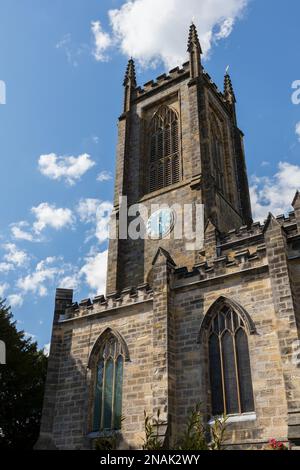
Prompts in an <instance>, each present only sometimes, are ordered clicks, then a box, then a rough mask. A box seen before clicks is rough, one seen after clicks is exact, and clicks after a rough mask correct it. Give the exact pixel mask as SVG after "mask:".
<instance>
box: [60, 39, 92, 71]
mask: <svg viewBox="0 0 300 470" xmlns="http://www.w3.org/2000/svg"><path fill="white" fill-rule="evenodd" d="M55 47H56V49H60V50H62V51H63V52H64V53H65V54H66V57H67V60H68V62H69V64H70V65H73V67H77V66H78V63H79V59H80V56H82V55H83V54H84V53H85V52H88V50H89V48H88V45H87V44H80V45H79V46H76V45H75V44H73V41H72V36H71V34H70V33H68V34H65V36H63V38H62V39H61V40H60V41H58V43H57V44H56V45H55Z"/></svg>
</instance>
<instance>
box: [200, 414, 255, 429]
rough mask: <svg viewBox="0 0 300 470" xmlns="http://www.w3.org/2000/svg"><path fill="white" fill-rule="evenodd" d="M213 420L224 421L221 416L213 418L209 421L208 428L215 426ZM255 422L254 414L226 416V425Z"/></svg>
mask: <svg viewBox="0 0 300 470" xmlns="http://www.w3.org/2000/svg"><path fill="white" fill-rule="evenodd" d="M215 419H220V420H221V421H224V418H223V417H221V416H215V417H214V418H212V419H211V420H209V422H208V424H209V425H210V426H213V425H214V424H215ZM255 420H256V413H255V412H252V413H243V414H241V415H228V416H227V421H226V423H228V424H230V423H244V422H246V421H255Z"/></svg>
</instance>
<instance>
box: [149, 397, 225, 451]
mask: <svg viewBox="0 0 300 470" xmlns="http://www.w3.org/2000/svg"><path fill="white" fill-rule="evenodd" d="M144 416H145V436H146V437H145V440H144V445H143V450H162V449H164V445H163V443H162V439H161V436H160V434H159V428H160V426H162V425H164V424H165V423H164V422H163V421H161V420H160V412H159V411H158V412H157V417H156V418H155V419H154V418H153V416H148V415H147V414H146V412H145V413H144ZM226 428H227V418H226V417H222V418H217V419H215V421H214V424H213V425H212V426H210V427H209V426H207V425H204V423H203V417H202V414H201V412H200V405H196V406H195V407H194V408H193V409H192V410H191V412H190V414H189V416H188V419H187V424H186V427H185V430H184V432H183V434H182V436H181V437H180V438H179V440H178V442H177V443H176V445H175V449H174V450H221V448H223V443H224V439H225V432H226ZM170 450H172V449H170Z"/></svg>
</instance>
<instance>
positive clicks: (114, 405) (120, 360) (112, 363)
mask: <svg viewBox="0 0 300 470" xmlns="http://www.w3.org/2000/svg"><path fill="white" fill-rule="evenodd" d="M123 368H124V352H123V350H122V345H121V344H120V343H119V341H118V340H117V338H116V337H115V336H113V335H109V336H108V337H107V338H106V339H105V341H104V343H103V345H102V348H101V352H100V356H99V360H98V363H97V371H96V381H95V393H94V416H93V431H95V432H99V431H104V430H119V429H120V428H121V414H122V381H123Z"/></svg>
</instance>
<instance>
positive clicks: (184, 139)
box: [37, 24, 300, 449]
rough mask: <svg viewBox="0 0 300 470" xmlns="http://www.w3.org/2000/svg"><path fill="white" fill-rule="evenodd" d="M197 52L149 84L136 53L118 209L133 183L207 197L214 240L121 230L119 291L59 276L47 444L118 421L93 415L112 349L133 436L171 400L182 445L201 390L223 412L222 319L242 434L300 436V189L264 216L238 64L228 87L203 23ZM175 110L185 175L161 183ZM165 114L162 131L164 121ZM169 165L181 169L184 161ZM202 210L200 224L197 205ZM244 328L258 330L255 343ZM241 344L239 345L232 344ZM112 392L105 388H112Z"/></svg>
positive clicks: (115, 270)
mask: <svg viewBox="0 0 300 470" xmlns="http://www.w3.org/2000/svg"><path fill="white" fill-rule="evenodd" d="M188 52H189V55H190V57H189V58H190V60H189V61H188V62H185V63H184V64H183V65H182V67H181V68H180V67H176V68H174V69H172V70H171V71H170V72H169V73H168V74H162V75H160V76H158V77H157V78H156V80H151V81H149V82H147V83H146V84H145V85H144V87H143V88H142V87H137V83H136V74H135V66H134V61H133V59H130V61H129V62H128V66H127V70H126V74H125V80H124V98H125V99H124V111H123V114H122V117H121V119H120V122H119V134H118V151H117V171H116V182H115V201H114V213H113V214H114V216H116V219H117V221H118V215H119V211H120V207H119V196H120V195H126V196H127V197H128V202H129V203H130V204H136V203H140V202H142V203H143V204H144V205H145V206H146V207H147V208H148V209H149V208H150V206H151V205H152V204H159V205H161V204H168V205H170V203H171V204H172V203H173V202H174V201H178V202H182V203H184V204H192V205H196V204H203V205H204V207H205V234H204V235H205V236H204V246H203V248H201V249H199V250H195V251H192V250H187V247H186V242H185V240H181V239H177V238H176V237H173V232H172V228H171V227H170V232H169V235H170V236H168V237H167V236H166V237H163V236H162V237H161V238H159V239H150V238H149V239H146V240H137V241H136V240H131V239H129V240H118V239H114V240H110V243H109V261H108V266H109V269H108V276H107V294H106V296H104V295H97V296H96V297H95V298H94V299H83V300H82V301H80V302H79V303H77V302H74V301H73V291H71V290H65V289H58V290H57V292H56V298H55V313H54V320H53V333H52V339H51V353H50V357H49V366H48V376H47V386H46V394H45V402H44V409H43V419H42V426H41V435H40V439H39V444H38V446H37V447H38V448H57V449H77V448H78V449H91V448H93V446H94V439H95V438H96V437H99V436H100V437H102V436H105V435H106V434H105V433H106V431H104V429H106V427H105V426H103V423H102V422H101V420H100V422H99V423H98V424H97V428H96V432H95V429H94V428H95V425H94V424H93V421H94V411H95V408H94V405H95V403H97V400H100V398H99V397H98V398H97V395H96V392H95V390H100V389H101V390H102V392H103V384H105V383H106V382H105V380H106V378H103V376H102V379H103V380H104V382H103V380H102V382H101V376H100V377H99V375H98V370H99V369H98V367H99V366H101V367H103V369H101V370H103V371H104V372H103V374H106V370H107V369H106V366H107V364H108V363H107V362H106V361H107V360H108V359H107V357H111V356H109V355H108V356H107V354H111V355H115V354H118V355H119V356H118V357H117V359H118V360H120V359H121V361H122V373H121V376H122V388H121V389H120V391H119V395H118V397H119V398H120V397H121V398H122V403H121V402H119V404H120V409H121V411H122V415H123V416H125V418H126V419H125V421H124V423H123V427H122V430H121V431H119V435H120V436H121V438H122V444H121V446H122V448H126V449H127V448H140V447H141V443H142V441H143V438H144V410H145V411H146V413H147V414H148V415H155V413H156V412H157V410H158V409H160V410H161V417H162V418H163V419H164V420H165V423H164V425H163V426H161V427H160V429H159V433H160V436H161V439H162V440H165V442H166V445H169V444H170V445H174V443H175V442H176V440H177V438H178V436H179V435H180V434H181V433H182V423H185V422H186V420H187V416H188V413H189V410H190V408H191V407H193V406H195V404H196V403H201V412H202V415H203V416H204V418H205V419H206V420H207V421H208V422H209V421H210V420H211V419H212V418H213V415H214V414H216V413H215V412H214V405H213V398H214V393H215V392H214V387H213V386H212V384H211V380H212V379H211V377H212V375H211V374H212V373H215V372H216V371H215V370H214V371H213V370H212V369H211V366H210V361H211V355H210V354H211V352H210V348H211V347H212V345H211V342H210V338H212V336H211V335H212V334H213V335H216V334H217V331H216V330H218V332H219V333H218V334H219V341H217V342H216V344H219V348H220V349H218V350H214V351H213V354H215V353H216V351H218V354H219V356H220V355H222V358H223V355H224V354H229V356H228V358H227V359H228V360H229V361H231V363H234V364H235V365H236V369H234V370H233V371H231V379H230V380H232V381H233V380H235V377H234V375H235V373H236V371H238V374H239V375H238V380H237V379H236V382H235V388H236V390H239V391H240V400H242V394H241V389H240V388H239V387H240V380H242V381H243V383H244V391H245V390H246V391H247V393H248V394H249V397H250V398H249V401H248V403H246V404H245V403H244V408H245V409H246V410H244V408H243V409H242V407H241V406H240V404H239V403H238V404H235V406H236V408H235V409H234V412H233V413H228V414H230V415H232V416H230V418H231V422H230V423H229V424H228V430H227V433H226V441H227V443H228V447H229V448H233V449H237V448H239V449H250V448H254V449H258V448H263V447H264V446H265V445H266V444H267V443H268V440H269V439H270V438H271V437H274V438H277V439H280V440H282V441H283V442H289V441H290V443H291V444H293V443H295V442H300V372H299V371H300V369H299V367H297V365H295V356H296V355H297V354H298V350H297V347H298V346H297V345H298V342H299V338H300V194H299V192H297V194H296V196H295V199H294V201H293V204H292V206H293V208H294V211H293V212H290V213H289V214H288V216H284V215H279V216H278V217H277V218H275V217H273V216H272V215H270V216H269V217H268V219H267V220H266V221H265V222H264V224H261V223H260V222H254V223H253V222H252V215H251V207H250V202H249V200H248V194H249V185H248V179H247V174H246V165H245V156H244V150H243V142H242V140H243V134H242V132H241V131H240V130H239V129H238V124H237V114H236V97H235V93H234V89H233V86H232V82H231V78H230V76H229V75H228V73H227V74H226V76H225V80H224V93H222V92H221V91H220V90H219V89H218V87H217V85H216V84H215V83H214V82H213V80H212V79H211V77H210V76H209V74H208V73H207V72H206V71H205V70H204V69H203V66H202V64H201V56H202V49H201V45H200V41H199V38H198V34H197V30H196V27H195V25H193V24H192V25H191V27H190V35H189V41H188ZM166 116H172V118H171V122H170V121H168V122H167V125H166V127H163V133H166V135H167V137H166V139H165V140H163V143H162V148H167V149H170V147H172V145H173V144H172V145H171V144H170V138H171V137H172V135H171V136H170V132H169V131H170V125H171V126H172V125H173V126H174V129H175V131H174V134H175V138H174V142H175V144H176V145H175V144H174V148H175V149H176V156H177V157H180V165H179V166H178V168H179V171H180V178H179V180H178V178H177V179H176V180H175V181H176V182H175V183H174V184H168V185H165V180H164V176H163V177H161V176H160V178H162V180H160V183H161V184H160V185H158V186H157V185H156V186H155V185H154V186H153V187H152V189H154V190H153V191H151V185H149V184H148V183H149V182H148V179H149V165H150V164H151V165H152V164H153V160H151V158H152V157H153V158H154V160H155V159H156V158H157V157H158V156H159V157H160V159H159V160H163V158H162V156H161V154H160V153H159V152H158V151H157V148H158V147H159V146H158V144H157V140H158V139H159V138H161V129H162V128H161V125H162V124H161V122H162V121H164V119H165V118H166ZM155 119H158V121H159V126H158V127H159V137H158V134H156V133H153V128H155V126H153V125H154V124H156V121H155ZM149 129H152V130H151V131H150V130H149ZM150 132H151V134H150ZM154 140H155V152H154V154H153V155H152V149H151V145H150V143H151V142H152V141H154ZM149 142H150V143H149ZM159 142H161V141H160V140H159ZM217 144H218V145H219V146H220V154H219V155H216V153H215V152H216V146H217ZM159 148H160V149H161V147H159ZM179 149H180V150H179ZM177 153H178V155H177ZM217 156H218V157H219V160H220V161H221V166H222V165H223V166H222V168H221V169H222V171H224V175H223V176H224V181H225V182H226V184H224V181H223V182H222V181H218V175H220V174H221V173H222V172H219V173H218V171H217V170H220V168H219V167H218V165H217V163H216V157H217ZM220 157H221V159H220ZM166 158H167V159H168V161H170V155H169V154H168V155H167V157H166ZM219 163H220V162H219ZM151 165H150V166H151ZM155 177H157V175H156V176H155ZM169 178H171V182H172V181H173V180H172V178H173V177H172V175H171V174H169ZM133 181H134V182H135V183H136V184H133ZM168 181H169V182H170V180H168ZM173 182H174V181H173ZM223 186H224V187H223ZM189 222H191V225H193V224H194V222H195V220H194V219H193V217H190V218H189ZM225 316H226V318H225ZM222 323H224V325H225V324H226V328H225V330H224V329H223V331H221V329H222V328H223V327H222ZM231 329H232V331H231ZM229 332H230V333H229ZM228 334H231V340H230V341H231V343H232V344H233V343H234V345H235V349H234V348H232V349H233V352H232V353H230V352H228V351H227V352H226V351H225V348H223V344H224V343H223V341H224V337H225V335H227V337H228ZM238 334H239V335H240V336H241V334H242V335H244V336H242V338H243V349H242V353H240V351H241V350H240V349H238V348H239V346H238V344H237V335H238ZM220 344H221V345H222V346H220ZM112 346H113V347H112ZM110 348H112V349H110ZM234 350H235V351H237V352H236V354H237V356H232V354H233V355H234V354H235V353H234ZM296 353H297V354H296ZM230 354H231V355H230ZM239 354H242V355H239ZM213 357H214V356H213ZM220 357H221V356H220ZM115 359H116V357H114V364H116V361H115ZM240 359H241V360H242V362H243V366H242V367H240V368H239V364H238V361H239V360H240ZM293 361H294V362H293ZM114 367H115V365H114ZM220 367H222V364H221V366H220ZM244 371H247V373H246V374H244V375H243V373H244ZM226 380H227V379H226V374H224V369H223V370H222V373H221V376H218V383H219V385H218V387H222V390H221V389H220V390H219V391H220V394H219V396H218V397H215V398H216V399H217V400H219V403H218V404H219V405H220V406H221V408H222V410H224V412H225V411H228V410H227V409H226V407H228V404H227V403H226V402H225V403H224V400H223V397H224V395H225V393H224V390H225V389H224V388H223V385H224V384H225V381H226ZM227 385H228V384H227ZM224 386H225V385H224ZM98 387H99V388H98ZM101 387H102V388H101ZM104 388H105V386H104ZM226 393H227V391H226ZM252 394H253V403H252V402H251V396H252ZM103 396H105V391H104V392H103V395H101V400H102V399H103ZM118 397H117V395H115V396H114V400H117V399H118ZM231 398H232V400H233V402H234V401H235V398H234V396H232V397H231ZM104 401H105V400H104ZM104 401H101V410H102V409H105V406H106V402H104ZM103 407H104V408H103ZM96 411H97V410H96ZM245 411H247V412H245ZM97 412H98V411H97ZM100 414H101V413H100ZM218 414H219V412H218ZM101 419H104V418H103V416H102V418H101ZM111 424H112V423H110V425H111Z"/></svg>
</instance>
